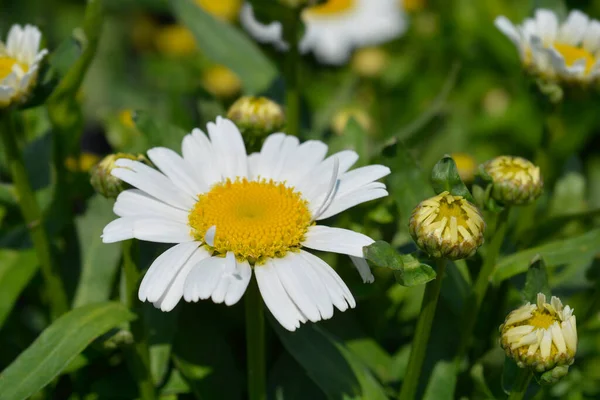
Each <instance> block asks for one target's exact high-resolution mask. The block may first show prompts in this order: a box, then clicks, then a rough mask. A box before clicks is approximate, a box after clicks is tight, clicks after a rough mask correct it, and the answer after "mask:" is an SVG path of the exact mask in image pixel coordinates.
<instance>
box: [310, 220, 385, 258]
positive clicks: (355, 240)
mask: <svg viewBox="0 0 600 400" xmlns="http://www.w3.org/2000/svg"><path fill="white" fill-rule="evenodd" d="M373 242H374V240H373V239H371V238H370V237H368V236H367V235H363V234H362V233H358V232H354V231H351V230H348V229H342V228H331V227H328V226H323V225H314V226H311V227H310V228H309V229H308V232H306V239H305V241H304V242H303V243H302V246H305V247H308V248H310V249H315V250H321V251H331V252H334V253H341V254H348V255H350V256H354V257H363V247H364V246H368V245H370V244H371V243H373Z"/></svg>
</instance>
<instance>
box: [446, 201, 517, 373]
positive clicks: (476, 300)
mask: <svg viewBox="0 0 600 400" xmlns="http://www.w3.org/2000/svg"><path fill="white" fill-rule="evenodd" d="M509 213H510V208H509V207H508V206H507V207H505V208H504V209H503V210H502V212H500V214H498V218H497V221H496V232H495V233H494V236H493V237H492V240H491V242H490V244H489V246H488V248H487V253H486V254H485V260H484V262H483V266H482V267H481V271H479V275H478V276H477V280H476V281H475V286H473V291H472V292H471V296H470V298H469V301H468V302H467V305H466V309H465V314H464V315H463V319H462V321H463V324H462V326H463V332H462V335H461V341H460V344H459V346H458V352H457V354H456V359H455V363H456V365H458V364H459V363H460V362H461V361H462V358H463V356H464V355H465V353H466V351H467V348H468V347H469V343H470V338H471V335H472V334H473V329H474V328H475V321H476V320H477V315H478V314H479V310H480V308H481V304H482V303H483V299H484V297H485V294H486V292H487V288H488V285H489V282H490V277H491V275H492V273H493V272H494V267H495V266H496V260H497V259H498V255H499V254H500V248H501V246H502V243H503V242H504V236H505V235H506V228H507V226H508V217H509Z"/></svg>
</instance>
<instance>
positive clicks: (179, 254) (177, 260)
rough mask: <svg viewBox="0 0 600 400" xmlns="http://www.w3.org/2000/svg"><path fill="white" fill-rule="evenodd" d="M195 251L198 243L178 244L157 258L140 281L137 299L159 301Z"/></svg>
mask: <svg viewBox="0 0 600 400" xmlns="http://www.w3.org/2000/svg"><path fill="white" fill-rule="evenodd" d="M196 249H198V243H195V242H189V243H180V244H178V245H176V246H173V247H171V248H170V249H168V250H167V251H165V252H164V253H162V254H161V255H160V256H158V258H157V259H156V260H154V262H153V263H152V265H150V268H149V269H148V272H146V275H144V279H142V283H141V284H140V288H139V290H138V297H139V299H140V300H141V301H146V300H148V301H150V302H155V301H157V300H158V299H160V298H161V297H162V295H163V294H164V292H165V290H166V289H167V287H169V284H170V283H171V281H172V280H173V278H175V276H176V275H177V273H178V272H179V270H180V269H181V268H182V267H183V265H184V264H185V263H186V261H187V260H188V259H189V258H190V256H191V255H192V253H193V252H194V250H196Z"/></svg>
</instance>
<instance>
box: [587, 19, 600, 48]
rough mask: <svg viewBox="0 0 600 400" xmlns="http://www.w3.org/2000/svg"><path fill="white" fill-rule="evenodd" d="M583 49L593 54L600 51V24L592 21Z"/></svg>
mask: <svg viewBox="0 0 600 400" xmlns="http://www.w3.org/2000/svg"><path fill="white" fill-rule="evenodd" d="M583 48H584V49H586V50H587V51H589V52H592V53H595V52H596V51H598V50H599V49H600V22H598V21H596V20H592V21H590V23H589V25H588V27H587V30H586V32H585V35H584V36H583Z"/></svg>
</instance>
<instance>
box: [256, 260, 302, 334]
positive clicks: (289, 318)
mask: <svg viewBox="0 0 600 400" xmlns="http://www.w3.org/2000/svg"><path fill="white" fill-rule="evenodd" d="M254 274H255V275H256V281H257V282H258V288H259V290H260V294H261V296H262V298H263V300H264V302H265V304H266V305H267V308H268V309H269V311H271V314H273V316H274V317H275V319H276V320H277V321H279V323H280V324H281V326H283V327H284V328H285V329H287V330H289V331H295V330H296V329H297V328H299V327H300V323H302V322H305V321H306V318H305V317H304V316H303V315H302V313H301V312H300V310H299V309H298V307H296V305H295V304H294V302H293V301H292V299H290V297H289V296H288V294H287V292H286V291H285V289H284V287H283V285H282V284H281V281H280V280H279V277H278V276H277V271H276V270H275V266H274V265H273V261H272V260H267V262H266V263H265V264H263V265H259V266H256V267H254Z"/></svg>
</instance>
